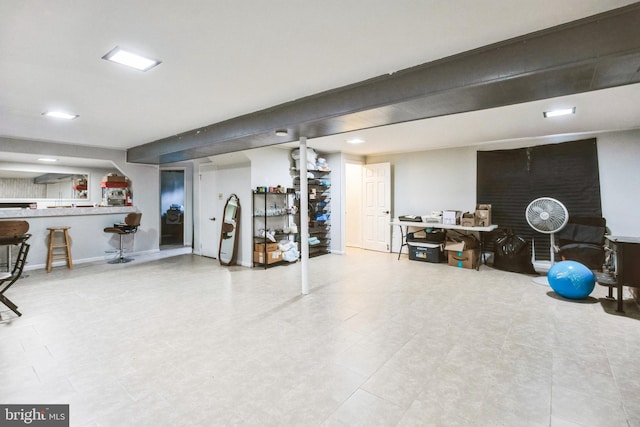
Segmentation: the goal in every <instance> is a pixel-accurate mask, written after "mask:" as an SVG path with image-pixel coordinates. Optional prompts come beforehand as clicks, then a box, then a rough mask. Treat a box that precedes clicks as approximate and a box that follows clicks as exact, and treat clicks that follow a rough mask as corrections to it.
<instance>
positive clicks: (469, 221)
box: [460, 212, 476, 227]
mask: <svg viewBox="0 0 640 427" xmlns="http://www.w3.org/2000/svg"><path fill="white" fill-rule="evenodd" d="M460 225H461V226H463V227H474V226H475V225H476V216H475V214H474V213H473V212H467V213H463V214H462V218H460Z"/></svg>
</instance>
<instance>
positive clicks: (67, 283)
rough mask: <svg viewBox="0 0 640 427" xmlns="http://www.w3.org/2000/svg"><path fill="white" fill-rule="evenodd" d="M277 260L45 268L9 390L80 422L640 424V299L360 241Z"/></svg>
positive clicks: (1, 331)
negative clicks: (58, 407) (305, 268)
mask: <svg viewBox="0 0 640 427" xmlns="http://www.w3.org/2000/svg"><path fill="white" fill-rule="evenodd" d="M300 267H301V266H300V263H296V264H292V265H289V266H286V267H277V268H271V269H268V270H262V269H250V268H244V267H231V268H225V267H221V266H220V265H219V263H218V262H217V261H216V260H212V259H208V258H203V257H198V256H193V255H178V256H172V257H166V256H165V254H162V253H161V254H157V255H156V256H140V257H138V258H137V259H136V261H134V262H132V263H129V264H124V265H110V264H106V263H102V262H100V263H91V264H79V265H78V266H77V267H75V268H74V270H73V271H69V270H66V269H54V271H53V272H52V273H50V274H47V273H45V272H44V271H40V270H35V271H30V272H29V277H28V278H25V279H22V280H21V281H20V282H19V283H18V284H17V285H16V286H14V287H12V288H11V290H10V292H11V295H10V297H11V299H12V300H14V301H15V302H16V303H17V304H18V305H19V306H20V308H21V311H22V312H23V313H24V315H23V316H22V317H20V318H17V317H15V316H11V315H9V314H7V315H6V316H5V314H6V312H5V311H3V313H2V314H3V319H2V320H1V321H0V342H2V346H0V375H1V376H0V378H1V382H0V401H1V402H4V403H24V402H35V401H38V402H40V403H43V402H44V403H69V404H70V405H71V415H72V423H71V425H72V426H91V427H95V426H113V425H118V426H120V425H124V426H126V425H132V426H133V425H135V426H139V425H143V426H144V425H149V426H163V425H193V426H209V425H243V426H254V425H255V426H279V427H280V426H305V427H306V426H327V427H344V426H349V427H350V426H354V425H356V426H357V425H366V426H369V425H381V426H396V425H400V426H456V425H461V426H466V425H474V426H476V425H486V426H493V425H508V426H511V425H530V426H538V425H552V426H567V427H569V426H575V425H581V426H589V425H598V426H601V425H602V426H606V425H638V422H639V420H640V407H638V405H637V402H636V400H637V399H636V397H637V396H638V395H640V383H639V380H638V378H640V371H638V368H637V367H638V364H637V355H638V354H640V328H639V327H638V325H639V323H638V319H640V314H639V313H638V310H637V308H634V306H633V305H630V304H626V305H625V309H627V315H626V316H620V315H617V314H615V313H614V312H612V311H611V310H610V307H608V305H607V302H606V301H605V302H603V300H601V299H600V298H601V296H603V295H604V294H603V292H605V291H606V290H603V289H597V290H596V291H597V292H596V294H595V295H594V298H590V299H589V300H587V301H586V302H582V303H577V302H570V301H565V300H562V299H559V298H557V297H556V296H554V294H553V292H551V291H550V289H549V288H548V287H545V286H541V285H537V284H534V283H533V282H532V281H531V277H530V276H527V275H520V274H516V273H508V272H502V271H498V270H494V269H492V268H490V267H487V266H482V267H481V269H480V271H475V270H464V269H459V268H452V267H449V266H448V265H446V264H430V263H422V262H413V261H409V260H408V259H407V257H406V256H403V257H402V258H401V259H400V260H397V259H396V255H395V254H382V253H376V252H371V251H363V250H352V249H350V250H348V251H347V254H346V255H340V256H339V255H329V256H325V257H319V258H314V259H312V260H311V261H310V264H309V269H310V284H311V293H310V294H309V295H307V296H301V295H300V279H299V275H300Z"/></svg>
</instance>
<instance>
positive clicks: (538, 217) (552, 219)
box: [525, 197, 569, 234]
mask: <svg viewBox="0 0 640 427" xmlns="http://www.w3.org/2000/svg"><path fill="white" fill-rule="evenodd" d="M525 216H526V219H527V222H528V223H529V226H531V228H533V229H534V230H535V231H538V232H540V233H545V234H551V233H555V232H557V231H560V230H562V228H564V226H565V225H566V224H567V222H568V221H569V213H568V212H567V208H565V206H564V205H563V204H562V203H561V202H560V201H558V200H556V199H552V198H550V197H541V198H539V199H535V200H533V201H532V202H531V203H529V206H527V209H526V215H525Z"/></svg>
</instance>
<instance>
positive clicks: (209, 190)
mask: <svg viewBox="0 0 640 427" xmlns="http://www.w3.org/2000/svg"><path fill="white" fill-rule="evenodd" d="M216 178H217V171H215V170H207V171H202V172H200V253H201V254H202V255H203V256H208V257H211V258H218V245H219V242H220V224H221V220H222V219H221V218H218V216H220V214H221V212H220V209H222V208H221V207H220V200H219V195H218V193H217V192H216V188H217V186H216V180H217V179H216Z"/></svg>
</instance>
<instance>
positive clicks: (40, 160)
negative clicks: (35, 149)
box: [38, 157, 58, 163]
mask: <svg viewBox="0 0 640 427" xmlns="http://www.w3.org/2000/svg"><path fill="white" fill-rule="evenodd" d="M38 161H39V162H49V163H54V162H57V161H58V159H52V158H49V157H42V158H41V159H38Z"/></svg>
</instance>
